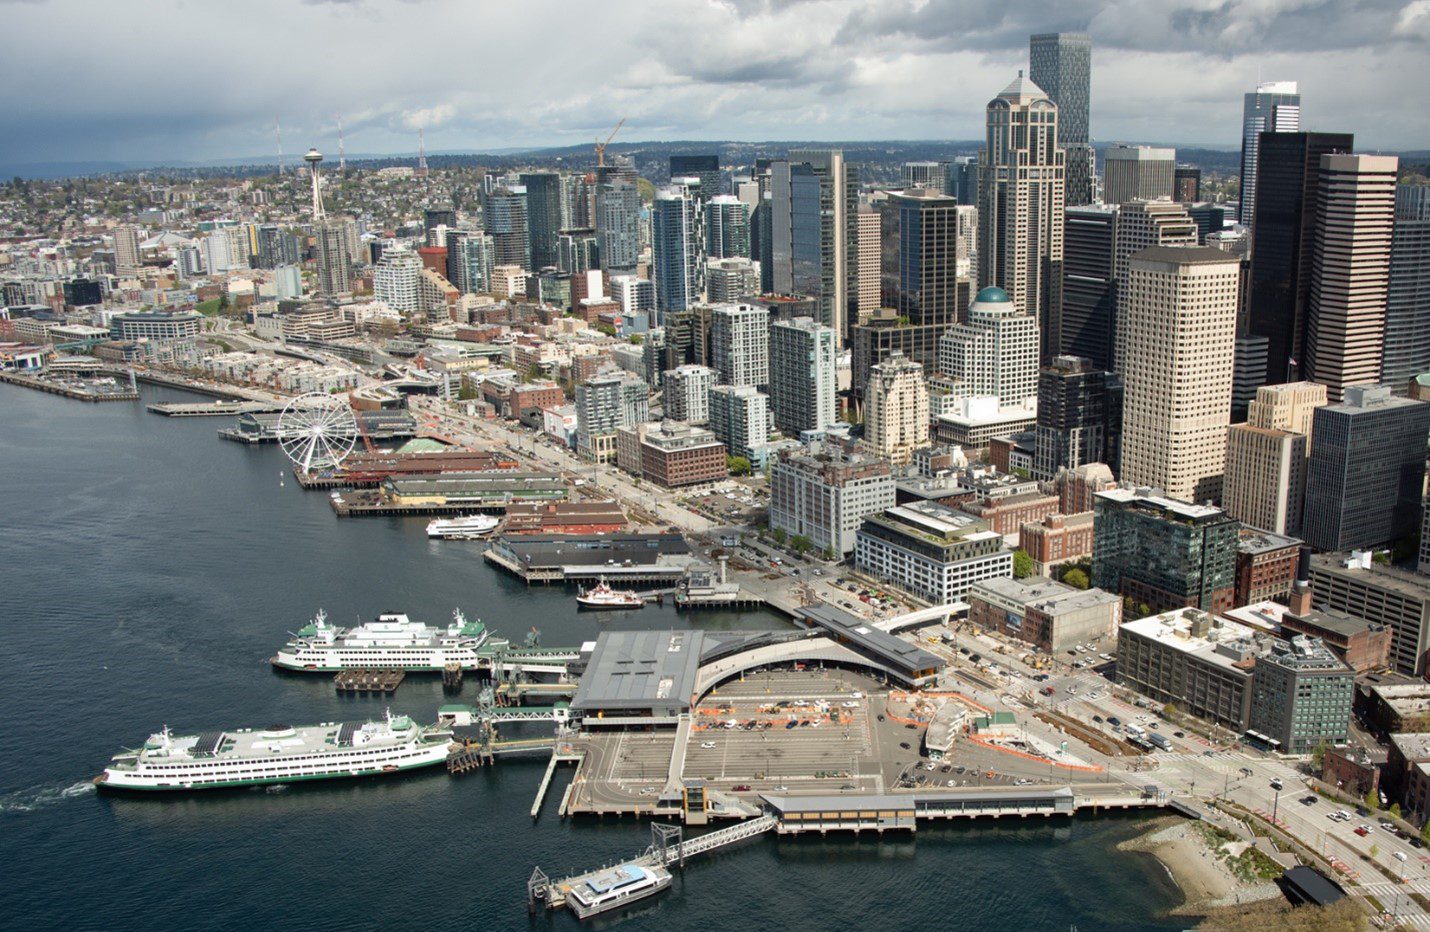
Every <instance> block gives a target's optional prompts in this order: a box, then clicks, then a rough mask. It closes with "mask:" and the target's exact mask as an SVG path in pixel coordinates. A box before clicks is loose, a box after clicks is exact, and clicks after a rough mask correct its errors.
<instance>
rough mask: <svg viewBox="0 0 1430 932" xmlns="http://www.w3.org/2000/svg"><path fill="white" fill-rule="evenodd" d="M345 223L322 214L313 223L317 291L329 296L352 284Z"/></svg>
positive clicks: (339, 292) (340, 292) (344, 290)
mask: <svg viewBox="0 0 1430 932" xmlns="http://www.w3.org/2000/svg"><path fill="white" fill-rule="evenodd" d="M344 234H345V224H344V223H343V221H342V220H339V219H330V218H327V217H324V218H323V219H321V220H319V221H318V222H317V223H315V224H313V245H314V252H315V253H316V256H317V260H318V277H317V286H318V295H319V296H320V297H324V298H331V297H335V296H337V295H340V294H343V293H344V292H348V291H352V288H353V264H352V257H351V254H350V252H349V250H348V244H347V241H346V238H345V235H344Z"/></svg>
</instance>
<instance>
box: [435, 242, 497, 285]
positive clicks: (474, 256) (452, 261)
mask: <svg viewBox="0 0 1430 932" xmlns="http://www.w3.org/2000/svg"><path fill="white" fill-rule="evenodd" d="M494 251H495V246H494V245H493V243H492V238H491V236H490V235H488V234H486V233H483V232H481V231H480V230H449V231H447V280H448V281H450V282H451V283H452V285H453V286H454V287H455V288H456V289H457V290H458V291H460V292H461V293H462V294H485V293H487V292H490V291H491V290H492V267H493V253H494Z"/></svg>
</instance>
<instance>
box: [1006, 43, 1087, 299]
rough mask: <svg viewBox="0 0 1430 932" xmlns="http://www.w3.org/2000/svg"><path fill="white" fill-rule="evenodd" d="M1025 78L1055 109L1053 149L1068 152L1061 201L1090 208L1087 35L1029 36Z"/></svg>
mask: <svg viewBox="0 0 1430 932" xmlns="http://www.w3.org/2000/svg"><path fill="white" fill-rule="evenodd" d="M1028 77H1030V78H1032V80H1033V83H1034V84H1036V85H1037V86H1038V87H1041V88H1042V89H1043V90H1045V91H1047V93H1048V97H1049V98H1050V99H1051V100H1052V102H1053V103H1055V104H1057V105H1058V145H1060V146H1062V147H1063V148H1064V149H1067V150H1068V153H1067V173H1066V180H1067V183H1066V202H1067V203H1068V204H1072V205H1078V206H1080V205H1082V204H1091V203H1092V202H1093V195H1094V194H1095V191H1094V188H1095V182H1096V177H1095V172H1094V167H1093V151H1092V145H1091V143H1092V128H1091V123H1090V121H1089V111H1090V109H1091V104H1092V37H1091V36H1088V35H1085V34H1083V33H1078V32H1054V33H1047V34H1044V35H1036V36H1031V37H1029V39H1028ZM1074 147H1076V151H1074ZM984 284H990V283H989V282H984Z"/></svg>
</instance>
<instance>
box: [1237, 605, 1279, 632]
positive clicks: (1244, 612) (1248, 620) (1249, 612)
mask: <svg viewBox="0 0 1430 932" xmlns="http://www.w3.org/2000/svg"><path fill="white" fill-rule="evenodd" d="M1286 612H1287V608H1286V606H1284V605H1282V604H1281V603H1280V602H1271V601H1266V602H1255V603H1253V604H1251V605H1242V606H1240V607H1238V608H1229V609H1227V610H1226V611H1224V612H1222V617H1224V618H1230V619H1231V620H1232V621H1234V622H1236V623H1237V624H1243V625H1246V626H1247V627H1248V628H1255V629H1257V630H1258V631H1265V632H1266V633H1268V634H1277V633H1279V632H1280V630H1281V619H1282V617H1283V616H1285V614H1286Z"/></svg>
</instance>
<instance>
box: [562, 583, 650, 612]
mask: <svg viewBox="0 0 1430 932" xmlns="http://www.w3.org/2000/svg"><path fill="white" fill-rule="evenodd" d="M576 604H577V605H579V606H581V607H582V608H594V609H630V608H644V607H645V599H643V598H641V597H640V596H639V595H637V594H636V593H635V592H632V591H631V590H629V589H612V588H611V587H610V586H609V585H607V584H606V581H605V580H604V579H603V580H601V581H600V582H599V583H598V584H596V585H595V586H592V587H591V588H590V589H587V590H585V591H584V592H582V593H581V594H580V595H578V596H576Z"/></svg>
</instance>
